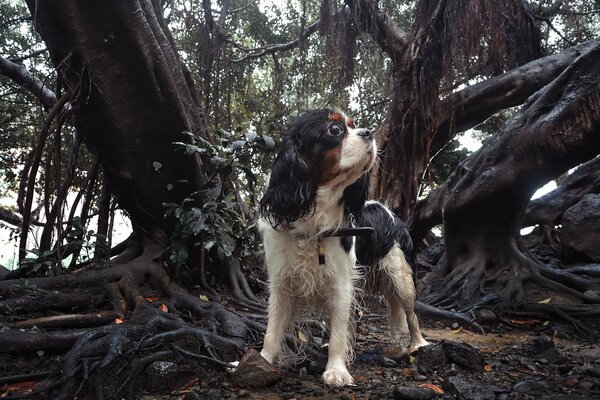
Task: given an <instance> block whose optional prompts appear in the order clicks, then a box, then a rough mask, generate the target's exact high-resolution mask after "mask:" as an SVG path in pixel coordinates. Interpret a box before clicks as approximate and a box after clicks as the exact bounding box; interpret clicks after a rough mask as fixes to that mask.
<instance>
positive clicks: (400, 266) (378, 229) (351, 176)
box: [259, 109, 427, 386]
mask: <svg viewBox="0 0 600 400" xmlns="http://www.w3.org/2000/svg"><path fill="white" fill-rule="evenodd" d="M376 154H377V148H376V145H375V140H374V139H373V136H372V135H371V132H369V130H367V129H363V128H357V127H355V126H354V122H353V120H352V118H349V117H347V116H346V115H345V114H344V113H342V112H340V111H337V110H331V109H322V110H311V111H307V112H305V113H303V114H302V115H300V116H299V117H298V118H296V119H295V120H294V121H293V122H292V123H291V124H290V126H289V127H288V129H287V131H286V132H285V135H284V137H283V142H282V147H281V150H280V151H279V153H278V155H277V157H276V159H275V162H274V164H273V168H272V171H271V177H270V179H269V184H268V187H267V190H266V192H265V194H264V196H263V198H262V199H261V201H260V209H261V215H262V218H261V220H260V222H259V227H260V230H261V232H262V235H263V239H264V249H265V260H266V264H267V270H268V277H269V309H268V323H267V332H266V335H265V339H264V346H263V350H262V351H261V355H262V356H263V357H264V358H265V359H266V360H267V361H269V362H270V363H273V362H275V361H276V359H277V357H278V355H279V354H280V351H281V347H282V344H283V342H284V338H285V332H286V329H287V328H288V327H289V326H290V325H291V323H292V321H293V320H294V319H295V318H296V317H297V316H298V314H301V313H300V312H299V311H301V310H310V311H312V312H315V311H316V312H325V313H326V314H328V316H329V322H330V337H329V357H328V361H327V366H326V368H325V372H324V373H323V379H324V381H325V384H327V385H330V386H344V385H348V384H351V383H352V382H353V379H352V376H351V375H350V373H349V372H348V368H347V366H348V363H349V359H350V355H351V352H352V342H353V338H354V332H353V329H351V313H352V307H353V303H354V299H355V285H356V284H357V282H358V281H359V279H360V280H361V281H365V282H366V284H365V287H366V288H367V289H369V290H377V291H378V292H379V293H381V294H382V295H383V296H384V297H385V298H386V300H387V302H388V304H389V314H390V318H389V321H390V329H391V331H392V334H393V336H395V337H399V336H400V334H401V332H402V331H403V329H404V328H405V327H406V325H407V324H408V330H409V334H410V339H411V346H410V351H414V350H416V349H417V348H419V347H420V346H423V345H426V344H427V342H426V341H425V340H424V339H423V337H422V336H421V333H420V331H419V325H418V322H417V318H416V316H415V313H414V302H415V296H416V295H415V286H414V282H413V278H412V268H411V266H410V264H409V261H410V260H407V257H410V254H411V251H412V243H411V241H410V236H409V235H408V232H407V230H406V228H405V226H404V224H403V223H402V222H401V221H400V220H399V219H398V218H396V217H395V216H394V215H393V214H392V213H391V212H390V211H389V210H388V209H387V208H385V207H384V206H383V205H381V204H380V203H377V202H372V201H369V202H366V203H365V201H366V198H367V193H368V171H369V169H370V168H371V167H372V166H373V163H374V161H375V157H376ZM353 225H357V226H362V227H372V228H373V232H372V234H371V235H370V236H368V237H366V236H359V237H356V238H355V237H354V236H341V235H339V234H338V235H336V233H339V232H340V229H343V228H349V227H352V226H353ZM357 259H358V263H359V265H360V266H363V267H364V269H365V271H366V272H364V273H362V272H361V267H358V266H357V264H356V262H357ZM363 278H364V279H363Z"/></svg>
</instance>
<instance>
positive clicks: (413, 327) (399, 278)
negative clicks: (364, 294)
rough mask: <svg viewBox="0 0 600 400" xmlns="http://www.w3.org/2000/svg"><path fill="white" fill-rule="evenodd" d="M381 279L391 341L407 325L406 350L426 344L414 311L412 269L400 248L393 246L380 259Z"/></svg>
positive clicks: (403, 330) (399, 337)
mask: <svg viewBox="0 0 600 400" xmlns="http://www.w3.org/2000/svg"><path fill="white" fill-rule="evenodd" d="M380 267H381V272H382V273H381V279H385V280H387V282H386V283H384V282H381V284H380V285H381V286H382V291H383V295H384V296H385V298H386V300H387V302H388V306H389V313H390V314H389V321H390V333H391V335H392V338H393V339H394V340H397V341H399V340H401V338H402V334H403V332H405V331H406V327H407V326H408V333H409V335H410V348H409V352H411V353H412V352H414V351H415V350H417V349H418V348H419V347H422V346H426V345H428V344H429V343H428V342H427V341H426V340H425V339H424V338H423V335H421V330H420V328H419V321H418V320H417V316H416V314H415V311H414V309H415V300H416V297H417V293H416V290H415V284H414V282H413V279H412V269H411V267H410V265H409V264H408V263H407V262H406V258H405V257H404V253H403V252H402V250H401V249H400V248H399V247H397V246H395V247H393V248H392V249H391V250H390V252H389V253H388V254H387V255H386V256H385V257H384V259H383V260H382V262H381V265H380Z"/></svg>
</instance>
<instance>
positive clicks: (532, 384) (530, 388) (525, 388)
mask: <svg viewBox="0 0 600 400" xmlns="http://www.w3.org/2000/svg"><path fill="white" fill-rule="evenodd" d="M547 389H548V383H547V382H544V381H521V382H517V383H516V384H515V385H514V386H513V387H512V391H513V392H519V393H529V392H541V391H544V390H547Z"/></svg>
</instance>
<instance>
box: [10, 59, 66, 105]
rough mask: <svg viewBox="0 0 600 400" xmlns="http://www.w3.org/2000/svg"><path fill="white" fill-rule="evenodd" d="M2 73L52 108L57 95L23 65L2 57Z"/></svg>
mask: <svg viewBox="0 0 600 400" xmlns="http://www.w3.org/2000/svg"><path fill="white" fill-rule="evenodd" d="M0 73H1V74H2V75H4V76H6V77H8V78H10V79H12V80H13V81H14V82H15V83H17V84H18V85H19V86H21V87H23V88H25V89H27V90H28V91H29V92H30V93H31V94H33V95H34V96H35V97H37V98H38V99H39V100H40V102H41V103H42V105H43V106H44V107H45V108H52V106H53V105H54V103H56V95H55V94H54V92H52V91H51V90H50V89H48V88H47V87H46V86H45V85H44V83H43V82H42V81H40V80H39V79H38V78H36V77H35V76H33V75H32V74H31V72H29V71H28V70H27V68H25V67H24V66H22V65H19V64H16V63H14V62H12V61H9V60H7V59H6V58H3V57H0Z"/></svg>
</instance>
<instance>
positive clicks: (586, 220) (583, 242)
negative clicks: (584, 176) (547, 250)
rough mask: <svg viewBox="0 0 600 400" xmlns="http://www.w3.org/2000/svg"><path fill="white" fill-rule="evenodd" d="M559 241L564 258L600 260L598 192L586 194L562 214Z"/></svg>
mask: <svg viewBox="0 0 600 400" xmlns="http://www.w3.org/2000/svg"><path fill="white" fill-rule="evenodd" d="M561 225H562V229H561V231H560V243H561V246H562V253H563V256H564V257H565V259H567V260H569V261H573V260H586V261H594V262H599V261H600V194H586V195H585V196H583V198H582V199H581V200H580V201H579V203H577V204H575V205H574V206H573V207H571V208H569V209H568V210H567V211H565V213H564V214H563V217H562V220H561Z"/></svg>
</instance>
